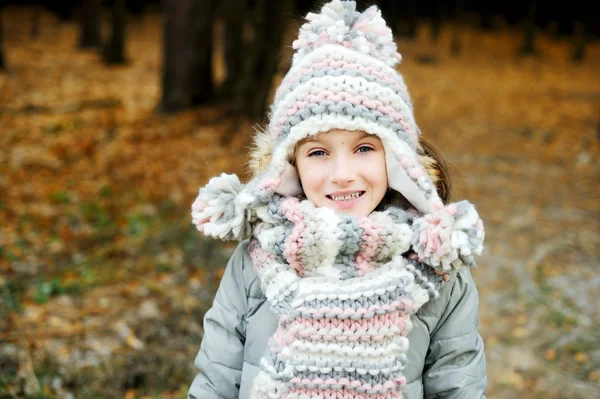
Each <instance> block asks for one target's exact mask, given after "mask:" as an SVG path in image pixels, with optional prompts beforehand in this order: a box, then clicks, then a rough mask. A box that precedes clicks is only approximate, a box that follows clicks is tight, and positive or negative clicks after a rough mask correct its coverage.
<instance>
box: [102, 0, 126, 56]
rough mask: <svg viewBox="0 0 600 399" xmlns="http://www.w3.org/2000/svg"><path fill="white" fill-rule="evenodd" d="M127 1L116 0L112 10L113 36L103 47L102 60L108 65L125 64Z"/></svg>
mask: <svg viewBox="0 0 600 399" xmlns="http://www.w3.org/2000/svg"><path fill="white" fill-rule="evenodd" d="M126 12H127V10H126V9H125V0H114V1H113V4H112V7H111V10H110V25H111V35H110V39H109V40H108V42H106V43H105V44H104V46H103V47H102V59H103V60H104V62H105V63H106V64H109V65H111V64H112V65H114V64H124V63H125V14H126Z"/></svg>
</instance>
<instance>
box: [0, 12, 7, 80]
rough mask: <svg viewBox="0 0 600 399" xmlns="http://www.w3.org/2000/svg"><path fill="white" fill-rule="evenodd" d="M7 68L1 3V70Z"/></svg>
mask: <svg viewBox="0 0 600 399" xmlns="http://www.w3.org/2000/svg"><path fill="white" fill-rule="evenodd" d="M4 70H6V60H5V59H4V40H3V28H2V4H0V71H4Z"/></svg>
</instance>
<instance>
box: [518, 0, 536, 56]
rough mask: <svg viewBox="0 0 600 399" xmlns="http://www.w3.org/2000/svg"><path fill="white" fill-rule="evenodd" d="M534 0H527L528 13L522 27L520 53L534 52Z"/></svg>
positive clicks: (530, 53)
mask: <svg viewBox="0 0 600 399" xmlns="http://www.w3.org/2000/svg"><path fill="white" fill-rule="evenodd" d="M535 8H536V7H535V0H529V13H528V15H527V20H526V21H525V25H524V27H523V29H524V31H523V46H522V47H521V54H523V55H532V54H535V52H536V51H535Z"/></svg>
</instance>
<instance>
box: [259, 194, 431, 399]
mask: <svg viewBox="0 0 600 399" xmlns="http://www.w3.org/2000/svg"><path fill="white" fill-rule="evenodd" d="M257 217H258V219H259V220H260V222H258V223H257V224H256V225H255V227H254V229H253V237H252V238H251V241H250V246H249V248H250V255H251V258H252V262H253V266H254V269H255V270H256V272H257V274H258V276H259V279H260V282H261V286H262V290H263V292H264V293H265V295H266V298H267V301H268V303H269V305H270V308H271V309H272V311H273V312H274V314H275V315H276V316H277V320H278V326H277V330H276V332H275V334H274V335H273V336H272V337H271V338H270V340H269V344H268V352H267V354H266V355H265V356H264V357H263V358H262V360H261V371H260V373H259V375H258V376H257V377H256V379H255V380H254V387H253V392H252V397H253V398H295V399H300V398H307V399H308V398H365V399H366V398H377V399H384V398H385V399H387V398H401V397H402V394H401V389H402V386H403V385H404V384H405V383H406V379H405V377H404V376H403V373H402V370H403V369H404V368H405V367H407V366H408V367H410V365H407V357H406V352H407V350H408V339H407V335H408V333H409V332H410V331H411V328H412V323H411V315H413V314H414V313H416V312H417V311H418V309H419V308H420V307H421V306H422V305H423V304H424V303H426V302H427V301H428V300H429V299H431V298H434V297H437V295H438V289H439V287H440V286H441V284H443V279H442V278H441V277H440V276H436V274H435V272H434V269H433V268H432V267H430V266H427V265H425V264H423V263H420V262H418V261H416V260H411V259H408V258H407V257H404V256H403V254H406V252H407V251H409V249H410V248H411V241H412V240H413V230H412V226H411V224H412V222H413V217H412V215H410V214H409V213H407V212H405V211H403V210H401V209H399V208H395V207H391V208H388V209H386V210H385V211H382V212H378V211H375V212H372V213H371V214H370V215H369V216H368V217H362V218H355V217H352V216H347V215H342V214H339V213H336V212H335V211H334V210H332V209H329V208H316V207H315V206H314V204H313V203H312V202H310V201H308V200H303V201H301V200H299V199H297V198H294V197H280V196H275V197H274V198H273V200H272V201H271V202H270V203H269V204H268V205H267V206H265V207H261V208H260V209H258V210H257Z"/></svg>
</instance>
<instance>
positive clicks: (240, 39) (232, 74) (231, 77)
mask: <svg viewBox="0 0 600 399" xmlns="http://www.w3.org/2000/svg"><path fill="white" fill-rule="evenodd" d="M247 13H248V1H247V0H222V1H221V9H220V12H219V14H220V15H221V17H222V20H223V28H224V32H223V56H224V60H225V68H226V71H227V76H226V78H225V81H224V82H223V83H222V85H221V87H220V89H219V97H220V98H221V99H231V98H232V97H233V93H234V89H235V84H236V81H238V80H239V79H240V75H241V73H242V66H243V62H244V59H243V55H244V24H245V23H246V21H245V17H246V16H247Z"/></svg>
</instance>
